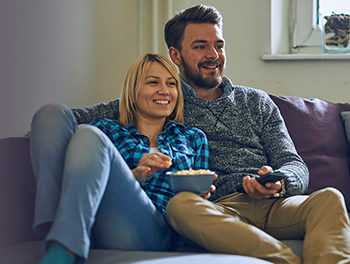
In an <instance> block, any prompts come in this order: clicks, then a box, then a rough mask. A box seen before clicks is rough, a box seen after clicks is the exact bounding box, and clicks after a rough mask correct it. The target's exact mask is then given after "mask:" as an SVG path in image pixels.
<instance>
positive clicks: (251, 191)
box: [242, 166, 282, 199]
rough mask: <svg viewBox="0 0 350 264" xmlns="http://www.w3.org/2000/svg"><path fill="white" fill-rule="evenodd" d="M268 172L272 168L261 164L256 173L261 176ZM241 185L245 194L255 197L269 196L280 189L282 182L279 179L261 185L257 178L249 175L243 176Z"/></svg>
mask: <svg viewBox="0 0 350 264" xmlns="http://www.w3.org/2000/svg"><path fill="white" fill-rule="evenodd" d="M270 172H273V169H272V168H271V167H270V166H262V167H261V168H260V169H259V171H258V175H259V176H263V175H265V174H267V173H270ZM242 185H243V188H244V190H245V192H246V194H248V195H249V196H251V197H253V198H255V199H268V198H271V197H272V196H273V195H274V194H275V193H278V192H279V191H281V189H282V183H281V182H280V181H278V182H267V183H265V185H262V184H260V183H259V182H258V181H257V180H255V179H254V178H251V177H249V176H245V177H244V178H243V183H242Z"/></svg>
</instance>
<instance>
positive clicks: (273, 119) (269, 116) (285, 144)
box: [261, 97, 309, 196]
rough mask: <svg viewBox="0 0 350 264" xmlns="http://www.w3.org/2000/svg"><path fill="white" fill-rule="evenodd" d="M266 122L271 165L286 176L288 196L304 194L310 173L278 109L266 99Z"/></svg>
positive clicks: (266, 148)
mask: <svg viewBox="0 0 350 264" xmlns="http://www.w3.org/2000/svg"><path fill="white" fill-rule="evenodd" d="M266 99H267V103H266V104H265V106H267V108H269V110H267V111H265V112H264V114H265V122H264V125H263V130H262V136H261V138H262V140H263V144H264V146H265V152H266V154H267V156H268V159H269V163H270V164H269V165H270V166H271V167H272V168H273V170H274V171H276V172H279V173H282V174H283V175H285V176H286V180H285V183H286V191H287V193H286V195H287V196H291V195H296V194H301V193H304V192H305V191H306V190H307V187H308V183H309V171H308V168H307V166H306V164H305V162H304V161H303V160H302V158H301V157H300V156H299V155H298V153H297V151H296V149H295V146H294V143H293V141H292V139H291V137H290V135H289V133H288V130H287V127H286V125H285V122H284V120H283V117H282V115H281V114H280V111H279V109H278V107H277V106H276V105H275V104H274V103H273V101H272V100H270V98H269V97H266Z"/></svg>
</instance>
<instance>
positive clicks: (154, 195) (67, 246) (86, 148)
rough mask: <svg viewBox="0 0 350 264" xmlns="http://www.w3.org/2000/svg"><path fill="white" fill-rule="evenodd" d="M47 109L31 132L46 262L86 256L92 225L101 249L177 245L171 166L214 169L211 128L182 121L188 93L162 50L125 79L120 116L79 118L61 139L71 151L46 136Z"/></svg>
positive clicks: (71, 260) (37, 223) (38, 218)
mask: <svg viewBox="0 0 350 264" xmlns="http://www.w3.org/2000/svg"><path fill="white" fill-rule="evenodd" d="M47 108H49V109H50V110H52V106H50V107H46V108H45V107H44V108H43V109H41V110H39V111H38V113H37V114H36V115H35V117H34V119H33V124H32V138H31V152H32V153H31V155H32V163H33V168H34V171H35V175H36V178H37V193H36V211H35V221H34V229H35V230H37V231H39V232H42V233H44V234H45V245H46V247H47V249H48V251H47V253H46V255H45V256H44V257H43V258H42V260H41V261H40V264H46V263H50V264H52V263H74V262H75V261H77V262H84V260H85V259H87V257H88V251H89V248H90V235H91V232H92V227H93V241H94V246H95V247H99V248H104V249H109V248H110V249H112V248H113V249H126V250H167V249H169V247H170V245H171V236H172V231H171V229H170V228H169V226H168V224H167V222H166V220H165V219H166V218H165V216H166V211H165V209H166V205H167V203H168V201H169V200H170V199H171V198H172V197H173V195H174V193H173V192H171V190H170V188H169V185H168V183H167V181H166V178H165V172H166V171H169V170H174V171H176V170H183V169H190V168H193V169H203V168H204V169H206V168H208V162H209V153H208V146H207V140H206V137H205V135H204V133H203V132H202V131H200V130H198V129H196V128H188V127H185V126H184V125H182V124H179V123H183V114H182V111H183V98H182V92H181V87H180V81H179V77H178V74H177V71H176V68H175V66H174V65H173V64H172V63H171V62H170V61H169V60H168V59H166V58H165V57H163V56H160V55H155V54H146V55H145V56H143V57H142V58H140V59H139V60H138V61H136V62H135V63H134V64H133V65H132V66H131V67H130V69H129V71H128V73H127V76H126V79H125V83H124V88H123V91H122V96H121V103H120V118H119V120H118V121H115V120H110V119H97V120H94V121H92V122H91V124H90V125H80V126H79V127H77V126H76V124H72V128H71V132H70V133H68V134H67V136H66V138H67V139H66V142H58V143H57V144H58V145H59V147H60V148H66V149H65V155H64V157H56V156H55V155H56V153H58V152H57V151H55V147H50V146H43V145H45V144H43V143H41V142H40V141H41V140H43V138H42V137H45V136H46V137H48V136H47V135H45V132H43V131H42V130H43V129H42V122H47V123H49V119H47V117H46V116H47V115H48V114H47V112H50V111H48V110H47ZM57 108H59V111H61V112H62V111H64V112H65V114H67V115H70V114H72V113H71V111H70V109H68V108H67V107H64V106H56V107H55V109H56V110H55V111H56V112H57V111H58V110H57ZM43 112H44V113H45V112H46V116H45V114H43ZM40 122H41V124H40V125H39V123H40ZM39 127H40V128H41V131H37V130H39V129H36V128H39ZM46 134H47V133H46ZM44 141H45V142H48V140H44ZM51 141H52V140H51ZM52 144H53V145H54V144H55V142H52ZM47 145H50V144H49V143H48V144H47ZM170 161H171V162H172V165H171V167H170V168H169V166H170Z"/></svg>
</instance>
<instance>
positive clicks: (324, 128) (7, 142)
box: [0, 94, 350, 264]
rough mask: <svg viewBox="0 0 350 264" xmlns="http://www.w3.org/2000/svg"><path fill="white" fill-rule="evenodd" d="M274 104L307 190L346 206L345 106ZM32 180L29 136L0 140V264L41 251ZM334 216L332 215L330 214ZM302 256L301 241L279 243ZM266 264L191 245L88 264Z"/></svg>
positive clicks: (349, 165)
mask: <svg viewBox="0 0 350 264" xmlns="http://www.w3.org/2000/svg"><path fill="white" fill-rule="evenodd" d="M270 97H271V98H272V99H273V101H274V102H275V103H276V104H277V106H278V107H279V109H280V111H281V114H282V116H283V117H284V119H285V121H286V125H287V128H288V130H289V132H290V135H291V137H292V139H293V141H294V143H295V146H296V148H297V150H298V152H299V154H300V155H301V156H302V157H303V159H304V160H305V162H306V164H307V165H308V167H309V170H310V184H309V188H308V191H307V192H308V193H311V192H313V191H316V190H318V189H320V188H324V187H327V186H331V187H335V188H337V189H339V190H340V191H341V192H342V193H343V195H344V197H345V201H346V205H347V208H348V209H350V104H348V103H333V102H327V101H324V100H320V99H305V98H300V97H291V96H276V95H272V94H271V95H270ZM34 197H35V180H34V175H33V171H32V168H31V163H30V156H29V138H27V137H16V138H15V137H13V138H4V139H0V212H1V216H0V263H1V264H10V263H11V264H15V263H18V264H31V263H37V261H38V260H39V259H40V258H41V256H42V255H43V254H44V249H43V247H42V242H41V240H42V239H43V238H42V237H40V236H39V235H37V234H35V233H33V231H32V228H31V226H32V221H33V215H34V212H33V211H34V210H33V208H34ZM335 217H336V216H335ZM284 242H285V243H286V244H287V245H288V246H290V247H291V248H292V249H293V251H295V253H296V254H298V255H299V256H302V245H303V241H302V240H287V241H284ZM204 262H209V263H216V264H220V263H240V264H243V263H249V264H255V263H256V264H259V263H262V264H263V263H269V262H266V261H264V260H260V259H256V258H251V257H245V256H238V255H225V254H214V253H210V252H205V251H203V250H196V249H194V248H193V249H191V248H188V249H183V250H182V251H176V252H138V251H119V250H101V249H92V250H91V252H90V255H89V259H88V261H87V263H88V264H93V263H99V264H111V263H139V264H150V263H152V264H157V263H162V264H164V263H192V264H196V263H204Z"/></svg>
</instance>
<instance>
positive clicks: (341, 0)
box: [318, 0, 350, 15]
mask: <svg viewBox="0 0 350 264" xmlns="http://www.w3.org/2000/svg"><path fill="white" fill-rule="evenodd" d="M318 7H319V13H321V14H322V15H331V14H332V12H334V13H336V14H341V13H344V14H350V0H318Z"/></svg>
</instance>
